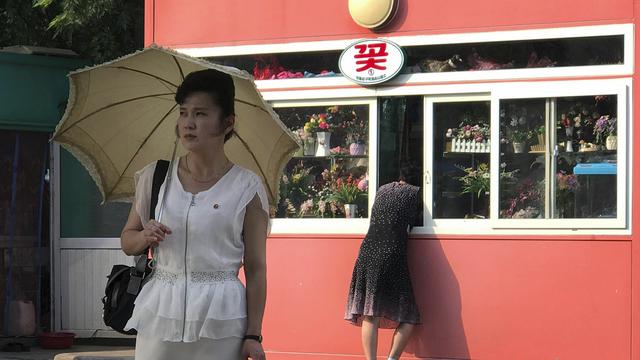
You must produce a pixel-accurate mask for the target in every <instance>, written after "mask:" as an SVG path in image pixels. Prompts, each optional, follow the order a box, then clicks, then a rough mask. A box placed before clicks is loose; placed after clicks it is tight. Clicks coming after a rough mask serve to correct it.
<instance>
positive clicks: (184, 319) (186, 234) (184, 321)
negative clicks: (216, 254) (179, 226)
mask: <svg viewBox="0 0 640 360" xmlns="http://www.w3.org/2000/svg"><path fill="white" fill-rule="evenodd" d="M195 205H196V194H191V202H190V203H189V207H188V208H187V218H186V220H185V226H184V311H183V312H182V314H183V317H182V341H184V333H185V331H186V327H187V285H188V283H189V277H188V273H187V245H188V242H189V213H190V212H191V208H192V207H194V206H195Z"/></svg>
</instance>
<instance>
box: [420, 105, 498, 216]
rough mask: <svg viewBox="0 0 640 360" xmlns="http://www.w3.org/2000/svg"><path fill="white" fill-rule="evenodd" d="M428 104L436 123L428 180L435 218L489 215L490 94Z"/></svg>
mask: <svg viewBox="0 0 640 360" xmlns="http://www.w3.org/2000/svg"><path fill="white" fill-rule="evenodd" d="M425 106H426V111H427V118H428V119H430V120H431V122H432V127H431V128H428V129H426V131H427V134H426V135H425V137H426V138H427V139H432V143H431V149H430V151H427V154H428V156H427V168H428V169H431V172H428V174H427V176H426V179H425V182H426V183H427V184H428V185H427V186H429V187H430V191H429V192H428V193H427V209H428V211H429V212H430V214H431V220H432V221H433V222H434V224H437V223H439V222H442V220H443V219H487V218H489V204H490V196H489V194H490V192H489V187H490V175H491V173H490V150H491V138H490V129H491V128H490V114H491V112H490V109H491V101H490V97H489V96H444V97H429V98H427V99H426V102H425ZM431 134H432V135H431ZM445 221H446V220H445Z"/></svg>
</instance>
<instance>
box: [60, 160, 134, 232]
mask: <svg viewBox="0 0 640 360" xmlns="http://www.w3.org/2000/svg"><path fill="white" fill-rule="evenodd" d="M60 167H61V170H60V236H61V237H64V238H93V237H115V238H119V237H120V232H121V231H122V227H123V226H124V224H125V222H126V221H127V217H128V216H129V209H130V208H131V204H127V203H120V202H114V203H105V204H104V205H100V203H101V202H102V197H101V196H100V192H99V191H98V188H97V186H96V184H95V183H94V182H93V179H91V176H89V173H88V172H87V171H86V170H85V169H84V167H82V165H81V164H80V163H79V162H78V160H76V158H75V157H73V155H71V154H70V153H69V152H67V151H66V150H64V149H62V148H61V149H60Z"/></svg>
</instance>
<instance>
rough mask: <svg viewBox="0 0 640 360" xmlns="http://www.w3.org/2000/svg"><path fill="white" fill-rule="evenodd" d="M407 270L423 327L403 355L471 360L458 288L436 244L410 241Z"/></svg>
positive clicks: (444, 257)
mask: <svg viewBox="0 0 640 360" xmlns="http://www.w3.org/2000/svg"><path fill="white" fill-rule="evenodd" d="M408 254H409V267H410V271H411V275H412V281H413V289H414V293H415V296H416V301H417V303H418V307H419V308H420V315H421V318H422V325H420V326H418V327H416V329H415V332H414V334H413V338H412V339H411V341H410V343H409V344H408V345H407V348H406V352H408V353H411V354H414V355H415V356H416V357H418V358H436V359H440V358H445V359H471V356H470V355H469V348H468V346H467V338H466V336H465V333H464V326H463V323H462V300H461V295H460V286H459V284H458V280H457V279H456V277H455V274H454V272H453V269H452V268H451V265H450V264H449V261H448V260H447V257H446V255H445V253H444V250H443V249H442V246H441V244H440V241H439V240H435V239H434V240H410V241H409V251H408Z"/></svg>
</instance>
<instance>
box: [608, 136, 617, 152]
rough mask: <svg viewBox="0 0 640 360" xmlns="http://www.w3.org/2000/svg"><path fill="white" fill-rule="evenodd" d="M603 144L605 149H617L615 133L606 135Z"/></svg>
mask: <svg viewBox="0 0 640 360" xmlns="http://www.w3.org/2000/svg"><path fill="white" fill-rule="evenodd" d="M605 146H606V148H607V150H617V149H618V137H617V136H616V135H609V136H607V139H606V142H605Z"/></svg>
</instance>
